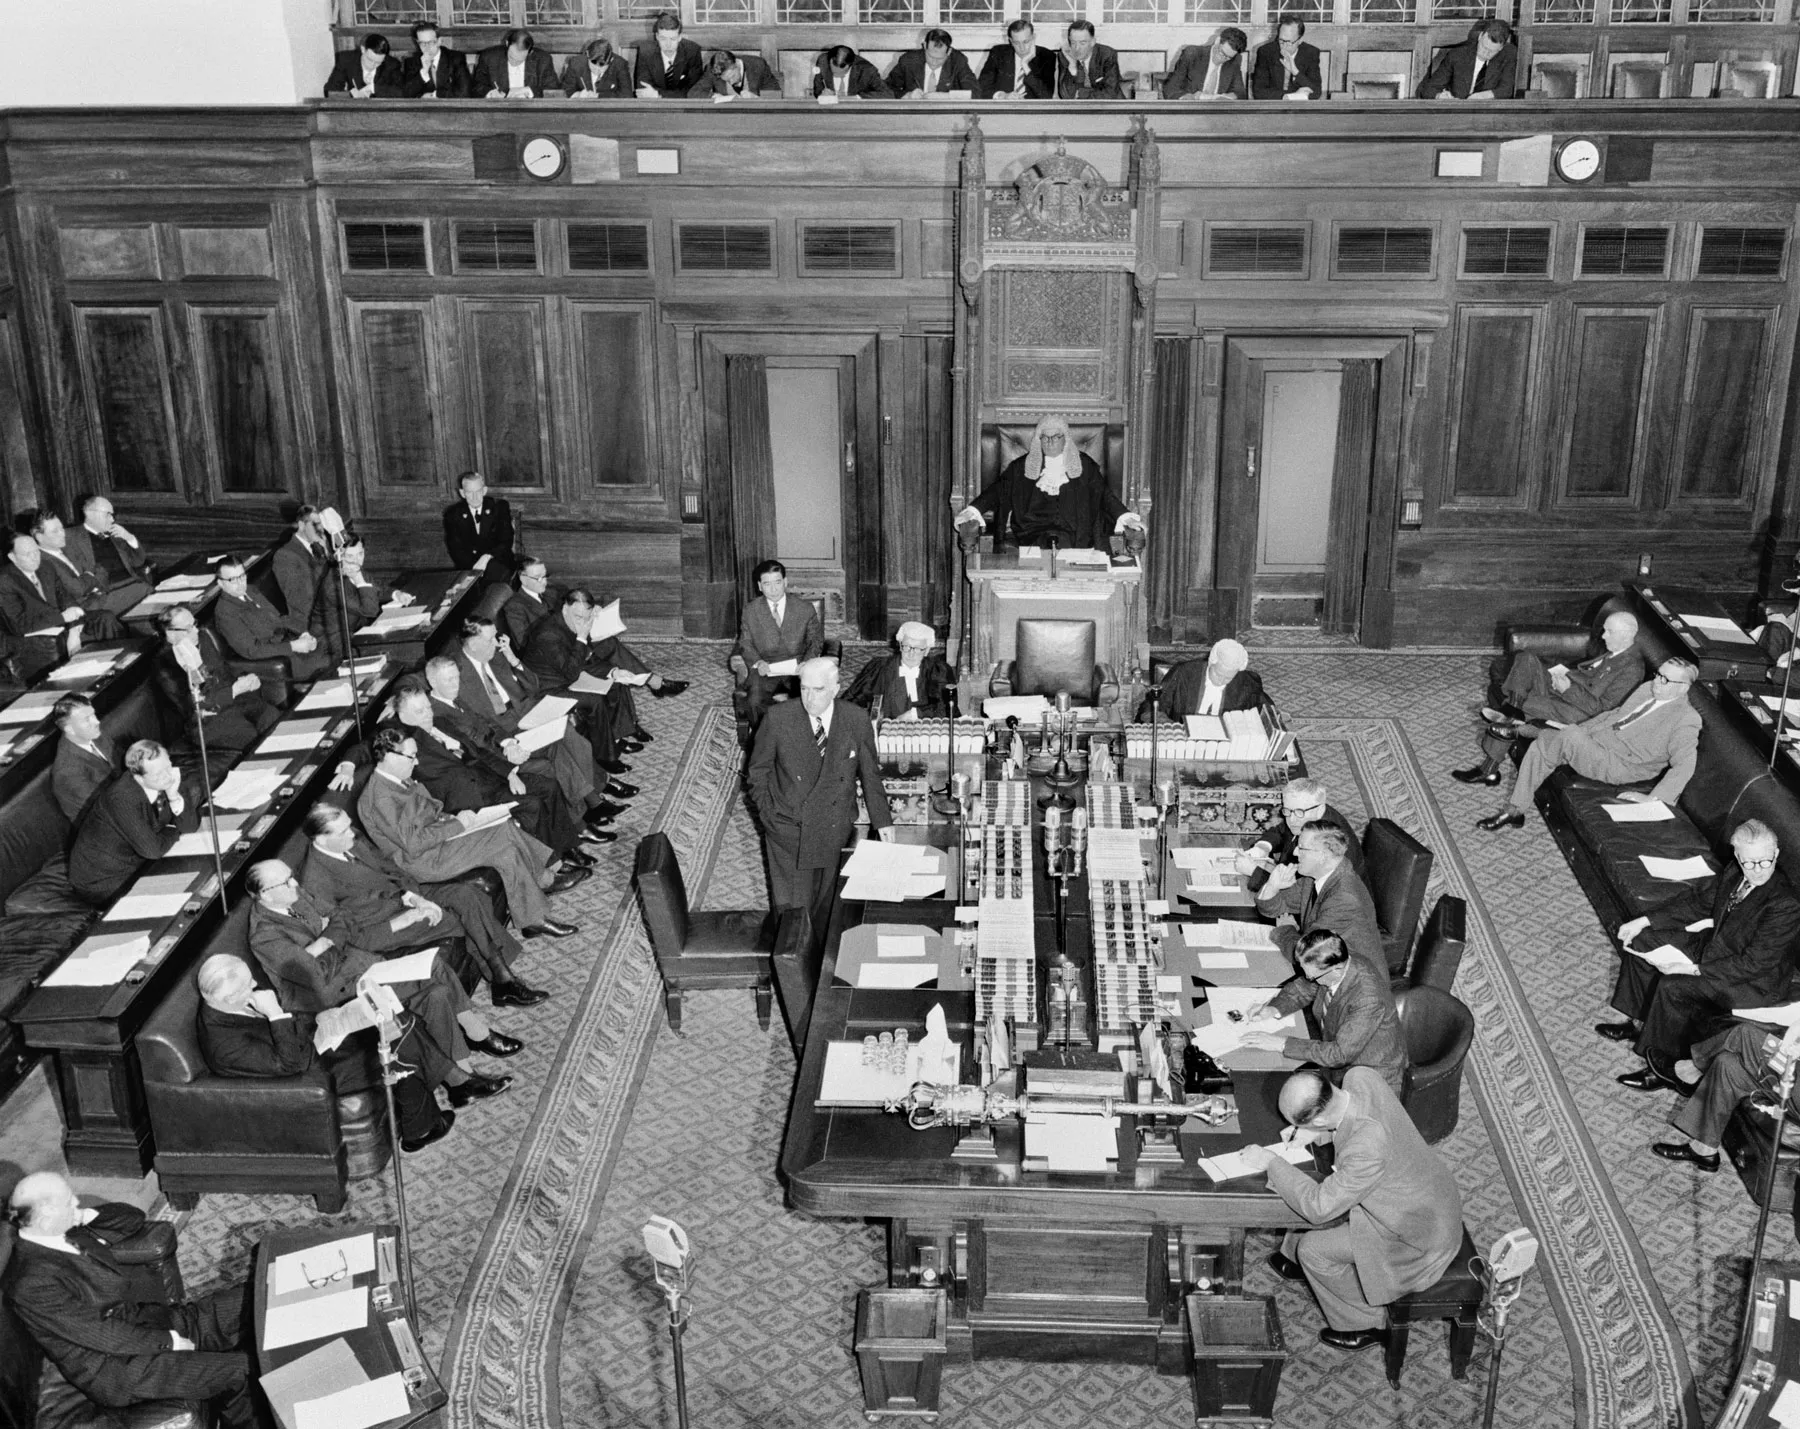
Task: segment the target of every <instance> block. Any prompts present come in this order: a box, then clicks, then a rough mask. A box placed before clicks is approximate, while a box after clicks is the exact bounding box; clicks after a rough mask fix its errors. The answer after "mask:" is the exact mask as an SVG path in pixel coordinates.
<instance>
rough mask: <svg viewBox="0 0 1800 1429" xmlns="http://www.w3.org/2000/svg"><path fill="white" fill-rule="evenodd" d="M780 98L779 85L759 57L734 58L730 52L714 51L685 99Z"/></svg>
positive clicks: (738, 56) (746, 55)
mask: <svg viewBox="0 0 1800 1429" xmlns="http://www.w3.org/2000/svg"><path fill="white" fill-rule="evenodd" d="M765 94H771V95H774V96H776V97H777V98H779V97H780V95H781V81H780V80H778V79H777V78H775V76H774V74H772V73H771V72H770V70H769V67H768V65H766V64H764V63H763V59H762V56H761V55H752V54H744V55H736V54H733V53H732V52H731V51H730V50H714V51H713V52H712V54H711V55H710V56H708V58H707V61H706V71H705V73H703V74H702V75H701V76H700V78H699V79H697V80H695V81H694V87H693V88H692V89H690V90H689V91H688V98H689V99H710V98H713V97H714V96H723V97H724V98H726V99H761V98H762V97H763V95H765Z"/></svg>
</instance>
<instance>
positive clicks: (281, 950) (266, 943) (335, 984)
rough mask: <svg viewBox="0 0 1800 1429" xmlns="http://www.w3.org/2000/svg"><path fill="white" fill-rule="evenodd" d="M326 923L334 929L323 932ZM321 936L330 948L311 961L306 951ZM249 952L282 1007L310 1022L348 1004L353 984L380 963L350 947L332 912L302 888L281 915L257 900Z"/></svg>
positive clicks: (252, 906) (251, 922) (362, 950)
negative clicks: (296, 898)
mask: <svg viewBox="0 0 1800 1429" xmlns="http://www.w3.org/2000/svg"><path fill="white" fill-rule="evenodd" d="M328 922H332V924H333V926H331V927H327V926H326V925H327V923H328ZM320 936H326V937H329V938H330V939H331V946H330V947H329V948H327V949H325V951H324V952H322V953H320V954H319V956H318V957H316V958H315V957H314V956H313V955H312V954H311V953H309V952H307V951H306V949H307V945H308V944H309V943H311V942H312V941H313V940H314V939H316V938H318V937H320ZM250 951H251V952H252V953H254V954H255V955H256V962H257V965H258V966H259V967H261V968H262V970H263V976H264V977H266V978H268V980H269V986H270V987H272V988H274V989H275V995H276V996H277V997H279V998H280V999H281V1005H282V1007H283V1008H285V1009H286V1010H287V1011H289V1012H294V1013H307V1014H310V1015H311V1016H313V1017H317V1016H318V1015H319V1014H320V1013H321V1012H324V1011H325V1010H326V1009H327V1008H331V1007H338V1006H341V1005H342V1004H343V1003H345V1002H348V1001H349V1000H350V999H351V998H352V997H354V996H355V995H356V982H357V979H358V978H360V977H361V976H362V975H363V974H364V973H366V972H367V971H368V970H369V969H370V968H372V967H374V966H375V964H376V963H378V962H380V961H381V959H380V958H378V957H377V956H376V955H375V954H374V953H372V952H370V951H368V949H366V948H361V947H358V946H357V945H356V944H354V943H351V942H349V941H348V939H347V938H346V937H345V936H344V935H343V933H342V932H341V931H340V930H339V929H338V928H337V927H336V926H335V920H332V919H331V911H330V909H329V908H327V907H326V905H325V904H324V903H322V902H320V900H319V899H318V898H317V897H315V896H314V895H313V894H311V893H309V892H307V890H306V889H304V888H302V889H301V890H300V897H299V901H298V902H296V903H295V904H294V906H293V907H292V908H290V909H288V910H287V911H286V912H283V913H277V912H276V911H275V910H274V909H272V908H266V907H264V906H263V904H262V902H261V901H260V900H258V901H256V902H253V903H252V904H251V905H250Z"/></svg>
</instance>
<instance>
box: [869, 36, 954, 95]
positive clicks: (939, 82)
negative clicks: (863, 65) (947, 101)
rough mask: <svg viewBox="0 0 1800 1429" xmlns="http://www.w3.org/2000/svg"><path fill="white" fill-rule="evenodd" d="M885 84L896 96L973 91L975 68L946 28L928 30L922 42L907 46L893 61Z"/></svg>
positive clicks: (890, 92)
mask: <svg viewBox="0 0 1800 1429" xmlns="http://www.w3.org/2000/svg"><path fill="white" fill-rule="evenodd" d="M887 87H888V93H889V94H891V95H893V96H894V98H895V99H923V98H925V97H926V96H927V95H932V94H950V93H952V92H953V91H956V90H966V91H967V92H968V93H969V94H970V95H973V94H974V93H975V89H976V84H975V71H974V70H973V69H972V68H970V66H969V57H968V56H967V55H965V54H964V53H963V52H962V51H961V50H959V49H957V48H956V46H955V44H954V43H953V42H952V41H951V39H950V32H949V31H948V30H927V31H926V32H925V43H924V45H922V46H921V47H920V48H919V49H916V50H908V51H907V52H906V53H905V54H903V55H901V56H900V58H899V59H898V60H896V61H895V62H894V68H893V70H892V71H891V72H890V73H889V75H888V78H887Z"/></svg>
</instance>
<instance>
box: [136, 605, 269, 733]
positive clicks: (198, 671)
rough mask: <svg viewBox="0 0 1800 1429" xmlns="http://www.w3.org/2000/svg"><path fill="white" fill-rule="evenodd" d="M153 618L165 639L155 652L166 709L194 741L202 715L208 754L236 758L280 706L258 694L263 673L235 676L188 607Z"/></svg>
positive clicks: (265, 727) (158, 684) (214, 639)
mask: <svg viewBox="0 0 1800 1429" xmlns="http://www.w3.org/2000/svg"><path fill="white" fill-rule="evenodd" d="M156 623H157V624H158V625H159V626H160V627H161V628H162V633H163V641H164V644H163V648H162V649H160V650H158V651H157V652H156V668H155V671H154V673H155V676H156V689H157V693H158V694H160V695H161V696H162V700H163V704H164V706H165V707H166V708H168V709H169V710H171V711H174V712H176V713H178V714H179V715H180V716H181V721H182V727H183V729H184V730H185V731H186V734H187V737H188V739H189V740H191V741H192V742H193V743H194V744H195V745H196V746H198V744H199V742H200V733H201V720H202V719H204V720H205V735H206V752H207V756H208V757H209V758H211V759H216V758H223V759H224V760H226V761H227V762H230V761H232V760H235V759H236V758H237V757H238V756H239V755H240V754H242V753H243V752H244V751H245V750H246V749H248V748H249V747H250V746H251V745H253V744H255V743H256V741H257V740H259V739H261V738H262V737H263V735H264V734H266V733H267V732H268V731H269V730H271V729H273V728H274V727H275V726H276V724H278V723H279V722H280V720H281V711H280V710H279V709H278V708H276V707H275V706H274V705H272V704H270V703H269V702H268V701H267V700H265V699H264V698H263V694H262V676H260V675H256V674H248V675H238V676H235V677H234V676H233V675H232V673H231V669H230V667H229V666H228V665H226V663H225V654H224V652H223V651H222V650H220V649H219V642H218V639H217V637H216V636H214V634H213V633H212V631H210V630H202V629H200V627H199V626H198V625H197V624H196V623H195V621H194V612H193V611H191V610H189V609H188V608H187V607H186V606H183V605H178V606H176V607H174V608H173V609H172V610H165V611H164V612H163V613H162V614H161V615H159V616H158V617H157V619H156Z"/></svg>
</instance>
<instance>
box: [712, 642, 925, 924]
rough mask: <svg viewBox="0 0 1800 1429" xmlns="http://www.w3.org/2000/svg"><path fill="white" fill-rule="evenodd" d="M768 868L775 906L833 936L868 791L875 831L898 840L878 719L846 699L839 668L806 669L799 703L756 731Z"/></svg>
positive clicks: (821, 664) (755, 793) (827, 663)
mask: <svg viewBox="0 0 1800 1429" xmlns="http://www.w3.org/2000/svg"><path fill="white" fill-rule="evenodd" d="M747 779H748V784H749V790H750V803H751V805H752V807H753V808H754V809H755V810H756V816H757V820H758V822H759V823H760V824H761V825H762V834H763V851H764V853H765V854H766V855H767V857H768V863H769V906H770V907H771V908H773V909H784V908H805V909H808V910H810V911H811V913H812V925H813V930H814V935H815V937H818V938H822V937H823V936H824V932H825V927H826V923H827V921H828V915H829V914H830V911H831V901H832V896H833V894H834V893H835V891H836V883H837V867H838V857H839V855H840V854H841V853H842V852H843V849H844V845H845V844H847V843H849V842H850V832H851V829H852V827H853V826H854V825H855V823H856V787H855V786H856V784H857V783H858V782H859V781H860V782H861V784H862V792H863V802H864V803H865V804H866V805H867V806H868V810H869V828H870V830H871V832H873V833H875V834H876V835H877V836H879V837H880V838H882V839H885V840H887V841H889V842H892V840H893V836H894V834H893V823H894V818H893V815H892V814H891V813H890V812H889V810H888V802H887V794H886V793H885V792H884V791H883V789H882V787H881V766H880V763H879V761H878V760H877V759H876V757H875V733H874V731H873V730H872V729H871V728H870V726H869V717H868V716H867V715H866V714H864V713H863V712H862V711H861V710H859V709H858V708H857V707H856V706H855V705H853V704H850V703H849V702H848V701H845V700H840V699H839V698H838V663H837V661H836V660H830V659H816V660H807V661H805V662H803V663H802V664H801V666H800V698H799V700H798V701H789V702H788V703H786V704H782V705H778V706H776V707H775V708H774V709H772V710H770V711H769V713H768V716H767V718H765V719H764V720H763V722H762V725H761V727H760V728H759V729H758V730H757V732H756V744H755V746H754V748H753V749H752V750H751V752H750V768H749V773H748V775H747Z"/></svg>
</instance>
